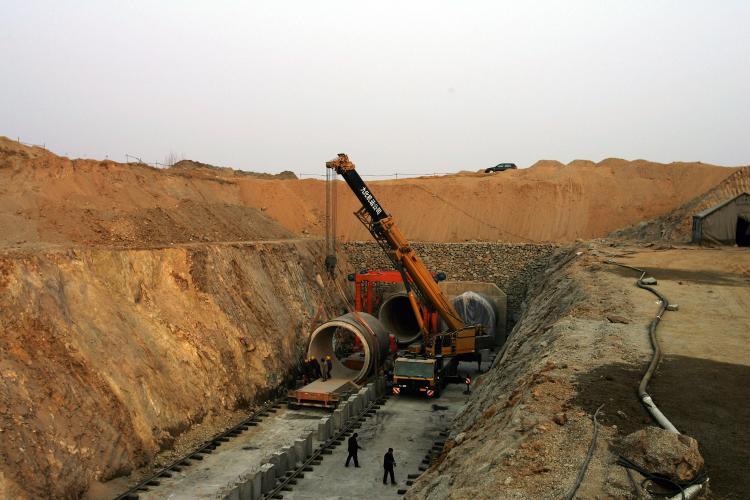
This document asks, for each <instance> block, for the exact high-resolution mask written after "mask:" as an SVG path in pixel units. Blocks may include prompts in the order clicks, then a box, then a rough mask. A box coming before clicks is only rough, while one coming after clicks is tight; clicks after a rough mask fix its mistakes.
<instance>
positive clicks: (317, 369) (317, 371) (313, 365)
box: [310, 356, 321, 380]
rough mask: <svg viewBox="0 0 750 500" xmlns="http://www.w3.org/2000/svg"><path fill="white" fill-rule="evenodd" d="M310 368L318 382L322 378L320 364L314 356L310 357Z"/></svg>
mask: <svg viewBox="0 0 750 500" xmlns="http://www.w3.org/2000/svg"><path fill="white" fill-rule="evenodd" d="M310 367H311V368H312V373H313V376H312V378H313V380H318V379H319V378H320V377H321V373H320V364H318V360H317V359H315V357H314V356H311V357H310Z"/></svg>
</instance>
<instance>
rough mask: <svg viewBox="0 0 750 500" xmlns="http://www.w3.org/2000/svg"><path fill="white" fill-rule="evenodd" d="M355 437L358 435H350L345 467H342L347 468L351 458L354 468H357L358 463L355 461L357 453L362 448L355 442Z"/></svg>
mask: <svg viewBox="0 0 750 500" xmlns="http://www.w3.org/2000/svg"><path fill="white" fill-rule="evenodd" d="M357 436H358V434H357V433H356V432H355V433H354V434H352V437H350V438H349V456H348V457H346V465H345V466H344V467H349V461H350V460H351V459H352V458H353V459H354V466H355V467H359V462H358V461H357V451H358V450H361V449H362V448H361V447H360V446H359V443H358V442H357Z"/></svg>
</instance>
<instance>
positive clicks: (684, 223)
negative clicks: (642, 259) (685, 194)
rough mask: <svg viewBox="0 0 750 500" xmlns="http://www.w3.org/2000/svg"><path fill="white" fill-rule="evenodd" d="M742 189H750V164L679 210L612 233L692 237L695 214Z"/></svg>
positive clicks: (637, 237)
mask: <svg viewBox="0 0 750 500" xmlns="http://www.w3.org/2000/svg"><path fill="white" fill-rule="evenodd" d="M741 193H750V167H742V168H739V169H734V171H733V173H732V174H731V175H730V176H729V177H727V178H726V179H724V180H723V181H722V182H720V183H719V184H718V185H717V186H714V187H713V188H711V189H710V190H708V191H707V192H706V193H703V194H701V195H700V196H696V197H695V198H693V199H691V200H690V201H688V202H687V203H685V204H683V205H681V206H680V207H679V208H677V209H676V210H674V211H672V212H670V213H668V214H666V215H663V216H661V217H656V218H654V219H650V220H647V221H644V222H641V223H640V224H637V225H635V226H632V227H629V228H627V229H623V230H620V231H616V232H614V233H613V234H612V236H613V237H619V238H627V239H634V240H644V241H654V240H669V241H690V239H691V236H692V234H691V232H692V224H693V215H695V214H697V213H698V212H701V211H702V210H705V209H707V208H710V207H713V206H715V205H718V204H719V203H722V202H724V201H726V200H728V199H731V198H734V197H735V196H737V195H739V194H741Z"/></svg>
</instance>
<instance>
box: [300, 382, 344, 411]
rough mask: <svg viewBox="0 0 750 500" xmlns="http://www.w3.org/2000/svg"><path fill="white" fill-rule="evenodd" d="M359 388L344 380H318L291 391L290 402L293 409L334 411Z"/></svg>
mask: <svg viewBox="0 0 750 500" xmlns="http://www.w3.org/2000/svg"><path fill="white" fill-rule="evenodd" d="M358 390H359V386H358V385H357V384H355V383H354V382H352V381H351V380H348V379H344V378H330V379H328V380H323V379H318V380H314V381H312V382H310V383H309V384H307V385H305V386H302V387H300V388H299V389H294V390H291V391H289V395H288V402H289V406H290V407H291V408H294V407H302V406H312V407H317V408H326V409H334V408H336V407H337V406H338V404H339V401H341V399H342V398H343V397H345V396H346V395H347V394H351V393H352V392H356V391H358Z"/></svg>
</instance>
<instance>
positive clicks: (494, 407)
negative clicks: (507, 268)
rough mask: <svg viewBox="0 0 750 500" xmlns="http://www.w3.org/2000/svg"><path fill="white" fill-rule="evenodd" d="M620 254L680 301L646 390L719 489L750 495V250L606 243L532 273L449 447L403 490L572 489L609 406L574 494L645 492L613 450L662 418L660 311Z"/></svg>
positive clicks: (445, 493) (467, 494)
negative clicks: (655, 327)
mask: <svg viewBox="0 0 750 500" xmlns="http://www.w3.org/2000/svg"><path fill="white" fill-rule="evenodd" d="M610 259H615V260H616V261H620V262H622V263H625V264H628V265H631V266H637V267H641V268H643V269H646V270H647V271H649V273H652V274H653V275H654V276H655V277H656V278H657V280H658V285H657V288H658V289H659V291H660V292H662V293H664V294H665V295H666V296H667V297H668V299H669V300H670V303H674V304H679V305H680V308H679V311H677V312H668V313H666V314H665V315H664V317H663V320H662V322H661V324H660V326H659V335H660V339H661V345H662V349H663V351H664V356H665V358H664V361H663V362H662V364H661V365H660V367H659V369H658V370H657V372H656V375H655V376H654V378H653V380H652V382H651V384H650V386H649V388H648V392H649V394H650V395H651V396H652V397H653V398H654V400H655V402H656V404H657V405H659V408H660V409H661V410H662V411H664V412H665V414H666V415H667V417H668V418H669V419H670V420H671V421H672V422H673V423H674V424H675V425H676V426H677V428H678V429H680V431H681V432H683V433H686V434H688V435H690V436H692V437H694V438H696V439H697V440H698V442H699V445H700V449H701V452H702V454H703V456H704V457H705V459H706V466H707V469H708V473H709V476H710V477H711V485H710V489H711V490H712V491H713V493H714V494H713V496H711V497H709V498H722V499H723V498H744V497H745V496H746V495H745V496H743V493H744V492H746V491H747V488H748V482H750V480H749V479H748V478H749V477H750V476H749V475H748V473H747V471H748V463H749V462H750V453H748V438H747V433H744V432H743V431H742V429H743V428H744V426H745V425H746V422H747V420H748V416H750V404H749V403H748V400H747V397H746V392H747V389H746V388H747V383H748V382H747V381H748V380H750V353H749V352H748V350H747V349H746V348H745V346H746V344H747V341H748V335H749V334H748V332H750V308H749V307H748V305H749V304H750V288H749V287H748V284H750V252H747V251H746V250H744V249H734V248H730V249H727V248H723V249H716V250H714V249H703V248H690V247H683V248H677V249H671V250H668V251H658V250H650V249H643V248H638V247H632V246H625V245H620V244H617V245H615V246H612V244H611V242H606V243H602V244H596V243H594V244H586V245H578V246H577V247H576V248H575V249H574V250H573V251H565V250H561V251H560V252H559V253H558V254H557V255H556V256H554V257H553V259H552V262H551V263H550V265H549V267H548V269H547V270H546V272H545V274H544V276H538V277H537V278H536V280H535V281H534V283H532V285H531V289H530V293H529V296H528V306H527V307H526V309H525V310H524V313H523V316H522V318H521V321H519V323H518V324H517V326H516V328H515V329H514V331H513V332H512V334H511V336H510V338H509V340H508V342H507V344H506V348H505V351H504V352H503V354H502V356H500V357H498V358H497V359H496V360H495V363H494V366H493V367H492V368H491V369H490V370H489V371H488V372H487V373H486V374H484V375H482V376H480V377H479V378H478V379H477V380H476V382H475V387H474V390H473V394H472V396H471V397H470V399H469V402H468V404H467V406H466V407H465V409H464V410H463V412H462V413H460V414H459V415H458V417H457V418H456V420H455V421H454V423H453V429H452V432H451V436H450V438H449V440H448V441H447V442H446V452H445V453H444V454H443V456H442V457H441V459H440V461H439V463H437V464H436V465H434V466H432V467H431V468H430V469H428V471H427V472H426V473H425V474H423V475H422V476H421V477H420V478H419V479H418V480H417V481H416V482H415V484H414V486H413V488H412V489H411V490H410V491H409V492H408V493H407V495H406V497H405V498H410V499H423V498H425V499H427V498H429V499H430V500H434V499H455V500H458V499H464V498H474V499H485V498H486V499H495V498H518V499H526V498H564V497H565V496H566V493H567V492H568V491H569V490H570V488H571V486H572V485H573V484H574V483H575V480H576V476H577V474H578V472H579V470H580V468H581V464H582V463H583V461H584V458H585V456H586V453H587V448H588V446H589V443H590V442H591V439H592V419H591V416H592V415H593V413H594V412H595V411H596V409H597V408H598V407H599V406H600V405H603V407H602V412H601V413H600V415H599V424H600V425H599V431H598V441H597V446H596V447H595V452H594V455H593V459H592V461H591V464H590V466H589V468H588V471H587V473H586V475H585V477H584V480H583V483H582V485H581V488H580V489H579V490H578V492H577V495H576V498H587V499H588V498H636V496H637V495H636V492H635V491H634V490H633V485H632V483H631V482H630V480H629V479H628V477H627V475H626V473H625V470H624V469H623V468H622V467H619V466H618V465H616V458H617V454H618V453H619V452H620V450H621V444H622V439H623V438H624V437H625V436H626V435H628V434H630V433H631V432H634V431H636V430H638V429H641V428H643V427H645V426H646V425H656V424H655V422H653V420H652V419H651V417H650V415H649V414H648V413H647V412H646V411H645V410H644V408H643V407H642V405H641V404H640V402H639V401H638V399H637V397H636V387H637V386H638V383H639V381H640V378H641V375H642V373H643V371H644V369H645V367H646V366H647V364H648V362H649V361H650V358H651V352H652V351H651V347H650V345H649V341H648V328H647V325H648V324H649V322H650V321H651V320H652V319H653V317H654V315H655V314H656V313H657V311H658V307H657V305H656V304H655V301H654V297H653V295H651V294H649V293H648V292H645V291H643V290H640V289H638V288H636V287H635V286H634V282H635V280H636V279H637V277H638V274H637V273H635V272H632V271H630V270H624V269H622V268H619V267H615V266H612V265H609V264H607V263H606V262H607V261H609V260H610ZM636 482H640V477H638V478H637V479H636Z"/></svg>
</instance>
